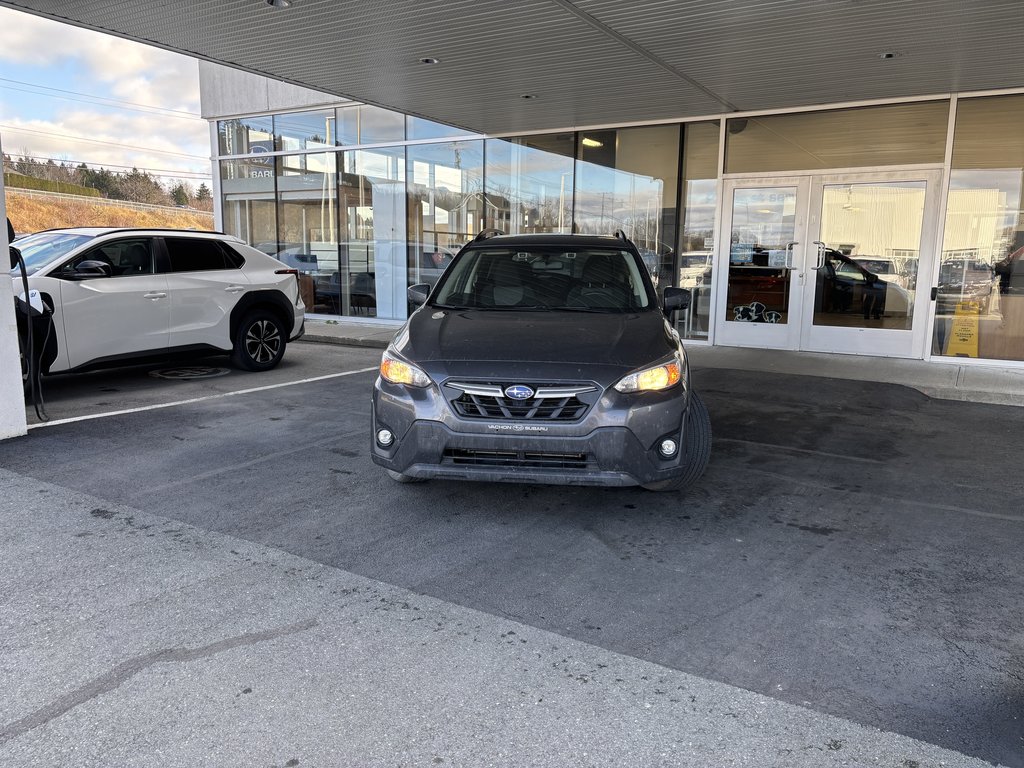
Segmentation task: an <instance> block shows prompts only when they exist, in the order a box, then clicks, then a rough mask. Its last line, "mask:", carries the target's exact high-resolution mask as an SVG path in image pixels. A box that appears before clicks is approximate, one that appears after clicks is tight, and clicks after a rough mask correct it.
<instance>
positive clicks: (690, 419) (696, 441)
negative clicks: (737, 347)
mask: <svg viewBox="0 0 1024 768" xmlns="http://www.w3.org/2000/svg"><path fill="white" fill-rule="evenodd" d="M684 439H685V440H686V464H685V466H684V467H683V471H682V473H680V474H679V475H677V476H676V477H673V478H671V479H670V480H659V481H658V482H656V483H648V484H647V485H645V486H644V488H645V489H647V490H648V491H682V490H684V489H686V488H688V487H689V486H691V485H693V484H694V483H695V482H697V480H699V479H700V476H701V475H703V474H704V470H705V469H707V466H708V461H710V459H711V416H710V415H709V414H708V407H707V406H706V405H704V401H703V400H701V399H700V395H698V394H697V393H696V392H691V393H690V413H689V415H688V416H687V419H686V437H685V438H684Z"/></svg>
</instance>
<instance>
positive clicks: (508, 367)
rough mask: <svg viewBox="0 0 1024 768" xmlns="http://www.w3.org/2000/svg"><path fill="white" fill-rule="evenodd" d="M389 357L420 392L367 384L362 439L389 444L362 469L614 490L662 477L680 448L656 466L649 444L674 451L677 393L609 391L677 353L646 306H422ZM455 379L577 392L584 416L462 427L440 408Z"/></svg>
mask: <svg viewBox="0 0 1024 768" xmlns="http://www.w3.org/2000/svg"><path fill="white" fill-rule="evenodd" d="M510 321H511V322H510ZM393 348H394V349H395V351H396V352H398V354H400V355H401V356H402V357H404V358H406V359H408V360H410V361H413V362H415V364H416V365H418V366H419V367H420V368H422V369H423V370H424V371H425V372H426V373H427V375H428V376H429V377H430V378H431V384H430V386H428V387H422V388H421V387H405V386H402V385H396V384H391V383H389V382H387V381H384V380H382V379H378V380H377V383H376V386H375V387H374V394H373V409H374V419H373V423H374V434H376V431H377V430H378V429H380V428H382V427H386V428H387V429H389V430H391V432H393V433H394V434H395V436H396V438H397V439H396V441H395V443H394V445H392V446H390V447H389V448H387V449H385V448H382V447H381V446H379V445H377V444H376V443H375V442H374V444H373V447H372V457H373V461H374V462H376V463H377V464H379V465H381V466H383V467H386V468H388V469H392V470H394V471H396V472H400V473H402V474H405V475H409V476H410V477H416V478H450V479H466V480H485V481H491V482H535V483H554V484H565V485H610V486H626V485H638V484H644V483H652V482H657V481H659V480H664V479H667V478H671V477H673V476H674V475H676V474H678V473H679V471H680V467H681V466H685V462H686V456H685V453H684V451H683V450H682V449H680V451H679V452H678V453H677V454H676V455H675V456H673V457H672V458H670V459H664V458H661V457H660V456H659V455H658V454H657V444H658V443H659V442H660V441H661V440H662V439H664V438H666V437H669V438H672V439H673V440H675V441H676V442H677V444H678V445H680V446H683V445H685V440H684V439H683V438H684V433H683V430H684V428H685V414H686V409H687V403H688V396H687V392H686V389H685V388H684V387H683V386H681V385H680V386H675V387H672V388H670V389H668V390H664V391H661V392H640V393H632V394H623V393H621V392H618V391H617V390H615V389H614V388H613V387H614V385H615V384H616V383H618V381H619V380H620V379H621V378H622V377H623V376H625V375H627V374H628V373H630V372H632V371H634V370H636V369H637V368H642V367H646V366H649V365H652V364H654V363H656V362H658V361H662V360H666V359H667V358H669V357H670V356H671V355H672V354H673V353H674V352H675V351H676V350H677V349H678V346H677V343H676V340H675V338H674V337H673V335H672V333H671V329H670V327H669V326H668V324H667V323H666V321H665V318H664V316H663V315H662V314H661V312H659V311H657V310H656V309H655V310H652V311H647V312H640V313H631V314H591V313H573V312H504V311H460V312H450V311H442V310H436V309H434V308H431V307H426V308H422V309H420V310H418V311H417V312H416V313H414V315H413V316H412V317H411V318H410V320H409V323H408V324H407V326H406V327H405V328H403V330H402V331H401V332H399V334H398V335H397V336H396V338H395V341H394V344H393ZM584 360H588V362H583V361H584ZM460 380H461V381H466V380H470V381H482V380H488V381H501V382H504V383H506V384H508V385H511V384H515V383H521V382H526V383H529V382H538V381H542V382H547V383H566V384H569V383H572V384H577V383H579V384H590V385H592V386H593V388H594V389H593V391H592V392H589V393H585V394H582V395H580V400H582V401H583V402H586V403H587V404H588V405H589V406H590V407H589V409H588V411H587V413H586V415H585V416H584V417H583V418H581V419H579V420H577V421H570V422H565V421H544V420H537V421H525V422H522V421H503V420H493V419H481V418H472V419H467V418H462V417H460V416H458V415H457V414H456V413H455V411H454V409H453V408H452V406H451V404H450V403H451V401H452V400H454V399H455V398H457V397H458V396H459V390H458V389H453V388H451V387H450V386H448V383H449V382H452V381H460ZM685 380H686V378H685V377H684V381H685ZM446 449H449V450H452V449H454V450H470V451H489V450H493V451H513V452H530V453H543V454H546V455H551V454H562V453H564V454H585V455H587V456H588V457H589V460H588V463H587V466H586V467H585V468H571V469H570V468H557V469H556V468H548V467H523V466H507V467H496V466H474V465H465V464H456V463H453V462H452V461H450V460H446V459H445V458H444V452H445V450H446Z"/></svg>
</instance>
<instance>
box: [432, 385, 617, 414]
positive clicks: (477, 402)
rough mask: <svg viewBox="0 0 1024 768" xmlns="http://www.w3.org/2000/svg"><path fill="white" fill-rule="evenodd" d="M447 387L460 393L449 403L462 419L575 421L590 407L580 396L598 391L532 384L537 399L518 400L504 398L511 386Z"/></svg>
mask: <svg viewBox="0 0 1024 768" xmlns="http://www.w3.org/2000/svg"><path fill="white" fill-rule="evenodd" d="M447 386H448V387H450V388H452V389H456V390H460V394H459V396H458V397H456V398H454V399H453V400H451V401H450V402H451V404H452V408H454V409H455V412H456V413H457V414H458V415H459V416H462V417H463V418H467V419H491V420H494V419H501V420H509V421H576V420H577V419H581V418H583V416H584V414H586V412H587V409H588V408H590V404H589V403H587V402H585V401H584V400H582V399H580V395H583V394H586V393H589V392H596V391H597V387H595V386H594V385H592V384H575V385H566V384H530V385H529V386H530V388H531V389H533V390H534V392H535V396H534V397H532V398H529V399H527V400H516V399H513V398H511V397H506V396H505V388H506V387H507V386H509V385H508V384H503V383H498V382H472V383H466V382H449V383H448V384H447Z"/></svg>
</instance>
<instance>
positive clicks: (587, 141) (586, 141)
mask: <svg viewBox="0 0 1024 768" xmlns="http://www.w3.org/2000/svg"><path fill="white" fill-rule="evenodd" d="M580 144H582V145H583V146H584V147H603V146H604V142H603V141H598V140H597V139H592V138H590V137H589V136H584V137H583V139H582V140H581V141H580Z"/></svg>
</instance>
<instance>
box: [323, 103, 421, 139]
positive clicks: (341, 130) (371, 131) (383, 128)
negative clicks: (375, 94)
mask: <svg viewBox="0 0 1024 768" xmlns="http://www.w3.org/2000/svg"><path fill="white" fill-rule="evenodd" d="M336 135H337V141H338V143H339V144H342V145H346V146H348V145H352V144H383V143H385V142H389V141H405V115H403V114H401V113H400V112H392V111H390V110H387V109H381V108H380V107H371V106H369V105H367V104H362V105H359V106H354V107H340V108H339V109H338V128H337V134H336Z"/></svg>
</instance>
